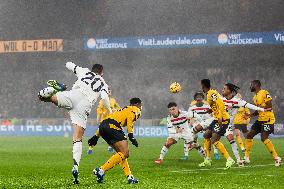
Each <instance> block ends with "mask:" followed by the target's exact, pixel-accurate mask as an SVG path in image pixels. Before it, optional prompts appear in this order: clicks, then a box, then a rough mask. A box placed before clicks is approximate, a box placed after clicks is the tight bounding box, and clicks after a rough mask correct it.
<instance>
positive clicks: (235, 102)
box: [223, 100, 238, 104]
mask: <svg viewBox="0 0 284 189" xmlns="http://www.w3.org/2000/svg"><path fill="white" fill-rule="evenodd" d="M223 101H224V102H227V103H231V104H238V102H237V101H232V100H223Z"/></svg>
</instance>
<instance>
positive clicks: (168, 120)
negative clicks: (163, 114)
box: [167, 117, 176, 134]
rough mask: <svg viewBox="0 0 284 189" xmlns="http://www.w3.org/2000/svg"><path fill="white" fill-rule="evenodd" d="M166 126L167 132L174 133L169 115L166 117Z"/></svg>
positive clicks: (174, 129)
mask: <svg viewBox="0 0 284 189" xmlns="http://www.w3.org/2000/svg"><path fill="white" fill-rule="evenodd" d="M167 127H168V133H169V134H174V133H176V128H175V127H174V126H173V124H172V122H171V118H170V117H167Z"/></svg>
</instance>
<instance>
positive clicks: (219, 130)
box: [199, 79, 235, 169]
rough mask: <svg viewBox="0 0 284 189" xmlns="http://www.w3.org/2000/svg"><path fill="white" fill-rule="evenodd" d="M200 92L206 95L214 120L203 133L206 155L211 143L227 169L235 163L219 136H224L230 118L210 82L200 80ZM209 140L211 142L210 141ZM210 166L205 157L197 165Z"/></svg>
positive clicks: (208, 159) (208, 160) (208, 158)
mask: <svg viewBox="0 0 284 189" xmlns="http://www.w3.org/2000/svg"><path fill="white" fill-rule="evenodd" d="M201 85H202V90H203V92H204V93H206V94H207V102H208V104H209V105H210V107H211V110H212V112H213V117H214V120H213V121H212V123H211V124H210V126H209V127H208V129H207V130H206V132H205V133H204V138H205V142H204V145H205V146H206V149H205V150H206V151H207V152H206V154H210V152H208V150H210V148H211V143H212V144H214V146H215V147H216V148H217V149H218V151H219V152H221V154H222V155H223V156H224V157H225V158H226V159H227V162H226V168H227V169H229V168H231V167H232V165H234V164H235V161H234V160H233V159H232V158H231V157H230V155H229V153H228V151H227V150H226V148H225V146H224V145H223V144H222V142H221V141H220V138H221V136H224V134H225V133H226V130H227V128H228V126H229V123H230V116H229V114H228V112H226V109H225V104H224V102H223V100H222V97H221V95H220V94H219V93H218V92H217V91H216V90H214V89H212V88H211V84H210V80H209V79H203V80H201ZM210 138H211V141H210ZM207 165H211V159H210V157H207V158H206V159H205V160H204V162H203V163H201V164H199V166H200V167H204V166H207Z"/></svg>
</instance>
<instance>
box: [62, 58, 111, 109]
mask: <svg viewBox="0 0 284 189" xmlns="http://www.w3.org/2000/svg"><path fill="white" fill-rule="evenodd" d="M66 67H67V68H68V69H69V70H71V71H72V72H74V73H75V74H76V76H77V77H78V79H77V81H76V82H75V83H74V84H73V87H72V89H79V90H80V91H81V92H82V93H83V94H84V95H85V96H86V97H87V98H88V100H89V102H90V103H91V104H92V105H93V104H95V102H96V101H97V99H98V97H99V96H101V97H102V98H103V99H106V100H107V99H108V85H107V84H106V82H105V80H104V79H103V78H102V77H101V76H100V75H98V74H95V73H94V72H91V70H89V69H88V68H82V67H79V66H77V65H75V64H74V63H72V62H67V63H66ZM108 101H109V100H108Z"/></svg>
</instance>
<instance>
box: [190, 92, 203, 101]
mask: <svg viewBox="0 0 284 189" xmlns="http://www.w3.org/2000/svg"><path fill="white" fill-rule="evenodd" d="M193 98H194V100H195V101H196V102H202V101H203V100H204V98H205V97H204V93H203V92H201V91H198V92H196V93H195V94H194V96H193Z"/></svg>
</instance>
